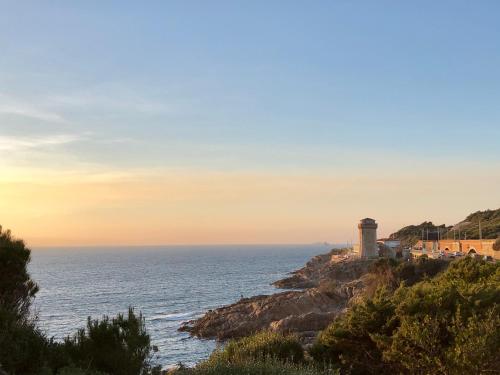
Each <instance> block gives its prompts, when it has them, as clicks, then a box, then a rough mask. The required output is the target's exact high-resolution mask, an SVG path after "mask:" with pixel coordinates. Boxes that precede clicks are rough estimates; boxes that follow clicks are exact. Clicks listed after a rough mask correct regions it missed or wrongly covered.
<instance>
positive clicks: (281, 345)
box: [205, 331, 304, 365]
mask: <svg viewBox="0 0 500 375" xmlns="http://www.w3.org/2000/svg"><path fill="white" fill-rule="evenodd" d="M265 359H273V360H278V361H281V362H289V363H300V362H303V360H304V350H303V349H302V346H301V345H300V343H299V342H298V340H297V338H296V337H294V336H284V335H282V334H279V333H272V332H265V331H264V332H260V333H257V334H255V335H253V336H249V337H244V338H242V339H239V340H231V341H230V342H229V343H228V344H227V345H226V346H225V347H224V348H223V349H220V350H216V351H215V352H214V353H212V355H211V356H210V358H209V359H208V360H207V361H206V362H205V364H208V365H214V364H217V363H244V362H246V361H249V360H250V361H254V360H265Z"/></svg>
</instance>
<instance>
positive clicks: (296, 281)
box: [273, 250, 373, 289]
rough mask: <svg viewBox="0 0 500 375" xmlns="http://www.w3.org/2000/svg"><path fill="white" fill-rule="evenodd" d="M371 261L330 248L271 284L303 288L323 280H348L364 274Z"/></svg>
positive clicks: (317, 284) (279, 286) (287, 287)
mask: <svg viewBox="0 0 500 375" xmlns="http://www.w3.org/2000/svg"><path fill="white" fill-rule="evenodd" d="M372 263H373V261H372V260H361V259H353V258H349V257H348V256H347V255H342V254H338V251H336V250H332V251H331V252H330V253H328V254H322V255H317V256H315V257H314V258H312V259H311V260H310V261H309V262H307V264H306V265H305V266H304V267H303V268H301V269H299V270H297V271H294V272H292V276H290V277H287V278H285V279H282V280H278V281H276V282H274V283H273V285H274V286H276V287H278V288H281V289H304V288H313V287H318V286H319V285H320V284H321V283H322V282H325V281H332V280H334V281H337V282H349V281H352V280H355V279H358V278H360V277H361V276H362V275H364V274H365V273H366V272H367V271H368V268H369V266H370V265H371V264H372Z"/></svg>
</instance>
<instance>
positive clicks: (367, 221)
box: [358, 217, 378, 229]
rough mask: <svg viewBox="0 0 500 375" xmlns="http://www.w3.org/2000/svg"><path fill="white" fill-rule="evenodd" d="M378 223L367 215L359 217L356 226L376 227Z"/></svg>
mask: <svg viewBox="0 0 500 375" xmlns="http://www.w3.org/2000/svg"><path fill="white" fill-rule="evenodd" d="M377 227H378V224H377V223H376V221H375V220H374V219H370V218H369V217H367V218H365V219H361V220H360V221H359V224H358V228H360V229H361V228H375V229H376V228H377Z"/></svg>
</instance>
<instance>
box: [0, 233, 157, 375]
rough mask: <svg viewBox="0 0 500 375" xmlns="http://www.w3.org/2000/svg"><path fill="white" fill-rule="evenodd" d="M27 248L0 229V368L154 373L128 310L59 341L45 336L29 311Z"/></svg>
mask: <svg viewBox="0 0 500 375" xmlns="http://www.w3.org/2000/svg"><path fill="white" fill-rule="evenodd" d="M30 253H31V252H30V250H29V249H28V248H27V247H26V246H25V244H24V243H23V241H22V240H18V239H15V238H13V237H12V235H11V233H10V231H5V232H3V231H1V229H0V369H1V370H3V371H6V372H7V373H8V374H11V375H17V374H19V375H21V374H22V375H30V374H40V375H50V374H59V375H102V374H117V375H139V374H144V375H146V374H156V373H159V369H158V368H154V367H152V366H151V364H150V360H151V357H152V351H153V348H152V347H151V345H150V340H149V335H148V334H147V332H146V330H145V327H144V319H143V317H142V315H140V314H139V316H137V315H135V313H134V311H133V310H132V309H130V310H129V311H128V315H127V316H123V315H118V316H117V317H116V318H113V319H110V318H108V317H106V316H105V317H103V319H102V320H101V321H99V320H92V319H90V318H89V321H88V324H87V328H86V329H81V330H79V331H78V332H77V333H76V334H75V335H74V336H73V337H68V338H67V339H66V340H65V341H64V342H63V343H58V342H54V341H53V340H52V339H49V338H47V337H46V336H45V334H44V333H42V332H41V331H40V329H39V328H38V327H37V325H36V319H35V318H33V316H32V315H31V314H30V306H31V304H32V301H33V299H34V298H35V295H36V293H37V291H38V287H37V285H36V283H35V282H34V281H33V280H31V278H30V276H29V274H28V272H27V264H28V263H29V261H30Z"/></svg>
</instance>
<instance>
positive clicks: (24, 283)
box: [0, 227, 38, 320]
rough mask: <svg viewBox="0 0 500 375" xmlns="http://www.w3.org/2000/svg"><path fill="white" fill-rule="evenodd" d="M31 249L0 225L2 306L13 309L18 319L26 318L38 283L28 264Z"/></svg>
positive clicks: (0, 306)
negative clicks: (3, 229)
mask: <svg viewBox="0 0 500 375" xmlns="http://www.w3.org/2000/svg"><path fill="white" fill-rule="evenodd" d="M30 260H31V251H30V249H28V248H27V247H26V245H25V244H24V242H23V241H22V240H19V239H16V238H14V237H13V236H12V235H11V232H10V230H7V231H2V228H1V227H0V271H1V272H0V308H1V309H4V310H8V311H11V312H12V313H14V314H15V315H16V316H17V318H18V319H23V320H26V319H28V317H29V309H30V306H31V303H32V301H33V299H34V298H35V294H36V293H37V292H38V286H37V284H36V283H35V282H34V281H33V280H32V279H31V277H30V275H29V273H28V270H27V266H28V263H29V262H30Z"/></svg>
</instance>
